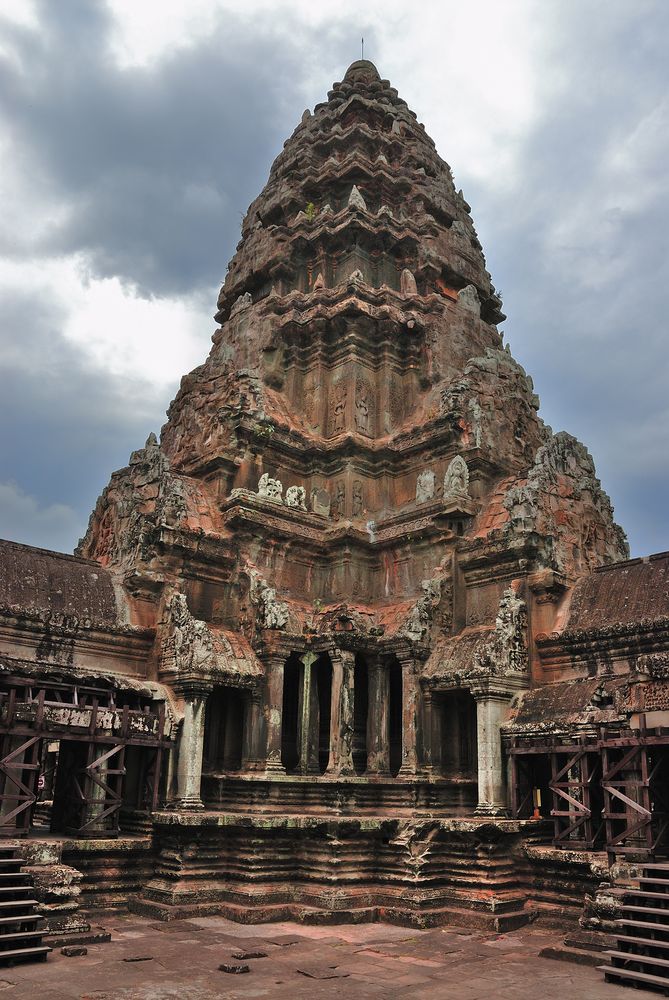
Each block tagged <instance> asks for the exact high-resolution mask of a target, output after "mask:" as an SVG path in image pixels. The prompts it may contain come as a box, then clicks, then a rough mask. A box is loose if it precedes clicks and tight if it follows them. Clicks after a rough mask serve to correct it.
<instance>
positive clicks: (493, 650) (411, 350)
mask: <svg viewBox="0 0 669 1000" xmlns="http://www.w3.org/2000/svg"><path fill="white" fill-rule="evenodd" d="M504 318H505V317H504V315H503V312H502V302H501V300H500V297H499V295H498V293H497V292H496V290H495V287H494V285H493V283H492V281H491V277H490V275H489V274H488V272H487V270H486V265H485V258H484V256H483V251H482V248H481V245H480V243H479V241H478V238H477V235H476V230H475V228H474V224H473V222H472V219H471V216H470V208H469V205H468V204H467V202H466V200H465V197H464V195H463V193H462V191H458V190H456V189H455V186H454V184H453V178H452V175H451V170H450V168H449V166H448V164H447V163H446V162H445V161H444V160H443V159H442V158H441V157H440V155H439V154H438V153H437V151H436V149H435V146H434V143H433V142H432V140H431V139H430V137H429V136H428V135H427V133H426V131H425V129H424V127H423V126H422V125H421V124H420V123H419V122H418V120H417V118H416V115H415V114H414V113H413V112H412V111H411V110H410V109H409V108H408V107H407V105H406V103H405V102H404V101H403V100H402V99H401V98H400V97H399V96H398V93H397V91H396V90H395V89H394V88H393V87H392V86H391V85H390V83H389V82H388V81H387V80H383V79H381V77H380V76H379V73H378V72H377V70H376V68H375V67H374V66H373V65H372V64H371V63H369V62H366V61H359V62H356V63H353V65H352V66H350V67H349V69H348V70H347V72H346V74H345V76H344V78H343V80H342V81H341V82H339V83H335V84H334V85H333V87H332V90H331V91H330V93H329V94H328V96H327V100H326V101H324V102H323V103H321V104H318V105H317V106H316V108H315V109H314V111H313V112H309V111H305V113H304V115H303V117H302V120H301V121H300V123H299V124H298V126H297V128H296V129H295V131H294V132H293V134H292V136H291V137H290V138H289V139H288V140H287V142H286V143H285V145H284V148H283V150H282V152H281V153H280V154H279V156H278V157H277V159H276V160H275V162H274V163H273V165H272V167H271V170H270V174H269V179H268V181H267V184H266V185H265V187H264V189H263V190H262V192H261V193H260V194H259V196H258V198H257V199H256V200H255V201H254V202H253V204H252V205H251V206H250V207H249V209H248V212H247V213H246V216H245V218H244V222H243V225H242V233H241V239H240V242H239V245H238V247H237V252H236V254H235V256H234V257H233V259H232V261H231V262H230V264H229V267H228V271H227V275H226V278H225V283H224V285H223V287H222V289H221V292H220V295H219V298H218V302H217V306H216V320H217V323H218V324H219V326H218V328H217V331H216V333H215V335H214V338H213V346H212V349H211V352H210V354H209V357H208V358H206V360H204V361H203V363H202V364H201V365H200V366H199V367H198V368H196V369H195V370H194V371H192V372H190V373H189V374H188V375H185V376H184V378H183V379H182V381H181V385H180V388H179V391H178V393H177V395H176V398H175V399H174V401H173V402H172V404H171V406H170V409H169V411H168V415H167V422H166V424H165V426H164V427H163V428H162V431H161V434H160V438H159V439H158V438H157V437H156V436H155V435H151V436H150V437H149V439H148V440H147V441H146V444H145V445H144V447H142V448H139V449H138V450H137V451H135V452H133V454H132V455H131V456H130V459H129V463H128V465H127V467H126V468H124V469H121V470H119V471H117V472H114V473H113V474H112V476H111V479H110V481H109V484H108V486H107V487H106V488H105V490H104V491H103V493H102V495H101V496H100V498H99V500H98V502H97V504H96V507H95V510H94V511H93V513H92V514H91V517H90V522H89V525H88V530H87V532H86V534H85V536H84V538H83V539H82V540H81V542H80V544H79V546H78V549H77V551H76V554H75V555H64V554H60V553H54V552H47V551H43V550H39V549H33V548H30V547H28V546H24V545H19V544H16V543H13V542H0V737H1V740H2V746H1V747H0V834H2V836H3V837H5V838H8V839H7V843H11V844H16V846H17V850H19V851H20V852H22V855H23V856H24V857H25V858H26V859H27V861H28V862H29V864H30V866H31V870H32V871H34V872H35V877H36V878H37V880H38V887H39V891H40V892H41V894H42V895H41V897H40V898H42V900H43V902H44V906H45V908H46V909H45V911H44V912H45V913H46V915H47V925H48V930H49V933H50V934H51V935H52V937H53V939H54V940H55V939H57V938H58V936H59V935H60V936H61V938H62V937H63V936H64V935H67V934H68V933H70V934H71V933H72V932H73V930H76V929H77V928H79V929H81V928H82V927H85V926H87V922H88V917H89V915H90V913H92V912H95V911H96V909H100V908H102V907H104V908H106V909H109V908H114V907H118V908H124V907H128V906H130V907H132V908H134V909H135V910H137V911H139V912H143V913H147V914H150V915H152V916H155V917H158V918H160V919H171V918H175V917H179V916H185V915H192V914H196V913H199V914H206V913H220V914H224V915H226V916H230V917H233V918H234V919H236V920H245V921H253V922H255V921H268V920H274V919H276V920H280V919H286V918H294V919H299V920H303V921H310V920H312V921H319V922H325V921H332V922H335V921H346V920H378V919H385V920H391V921H395V922H402V923H407V924H411V925H414V926H427V925H432V924H440V923H465V924H470V925H473V926H483V927H492V928H495V929H498V930H503V929H512V928H514V927H519V926H522V925H523V924H524V923H527V922H528V921H530V920H535V919H538V920H540V921H543V922H544V923H545V924H546V925H547V926H555V925H559V926H567V927H570V926H571V927H578V926H579V921H580V926H581V929H585V930H588V931H590V932H592V933H595V932H605V931H607V930H611V926H612V921H613V919H614V918H615V905H614V904H610V905H609V903H608V902H607V901H606V900H603V897H602V895H601V890H600V889H599V887H600V885H601V884H602V883H603V882H606V881H607V880H608V881H609V882H610V881H611V880H613V881H615V879H616V878H619V879H623V880H624V879H625V878H629V877H632V876H633V874H634V871H635V869H634V866H635V865H637V866H638V865H640V864H643V863H647V864H651V863H655V862H657V861H658V859H660V860H661V859H662V858H664V857H666V855H667V849H668V845H669V836H668V830H669V826H668V822H669V816H668V812H667V796H668V794H669V792H668V789H669V780H668V779H669V555H668V554H667V553H661V554H658V555H651V556H648V557H646V558H643V559H635V560H629V558H628V557H629V553H628V548H627V543H626V540H625V535H624V533H623V531H622V529H621V528H620V527H619V526H618V525H617V524H616V523H615V521H614V517H613V510H612V507H611V504H610V502H609V498H608V496H607V494H606V493H605V491H604V489H603V488H602V485H601V484H600V482H599V480H598V479H597V476H596V472H595V468H594V465H593V461H592V458H591V456H590V454H589V453H588V451H587V449H586V448H585V447H584V445H582V444H581V443H580V442H579V441H577V440H576V439H575V438H574V437H572V436H571V435H569V434H566V433H562V432H560V433H554V432H553V431H552V430H551V428H549V427H547V426H546V425H545V424H544V423H543V421H542V420H541V418H540V416H539V415H538V409H539V400H538V399H537V396H536V395H535V393H534V388H533V385H532V380H531V378H530V377H529V376H528V375H527V374H526V373H525V371H524V370H523V368H522V367H521V366H520V365H519V364H518V363H517V362H516V361H515V360H514V358H513V356H512V355H511V353H510V351H509V350H508V348H507V347H506V346H505V344H504V342H503V336H502V334H501V333H500V332H499V329H498V324H499V323H500V322H501V321H502V320H503V319H504ZM56 887H58V891H56ZM609 902H610V901H609ZM612 906H613V909H612ZM607 907H608V908H607Z"/></svg>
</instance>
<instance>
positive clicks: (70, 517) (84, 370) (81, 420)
mask: <svg viewBox="0 0 669 1000" xmlns="http://www.w3.org/2000/svg"><path fill="white" fill-rule="evenodd" d="M62 319H63V317H62V316H61V315H60V314H59V312H58V310H55V311H54V308H53V306H51V305H50V304H48V303H40V302H38V301H36V300H35V297H34V295H33V294H31V293H28V292H17V293H15V294H11V295H5V296H3V298H2V300H0V330H2V331H16V332H17V334H18V335H19V337H20V340H19V345H20V350H14V351H9V350H4V351H3V352H2V354H0V363H1V367H2V392H0V427H2V428H3V429H4V433H2V434H0V469H2V470H3V472H4V471H10V473H11V475H10V486H9V487H7V489H6V492H5V493H4V494H3V493H2V487H1V485H0V515H2V520H3V523H2V526H1V528H0V535H3V536H6V535H9V536H11V535H13V536H14V537H16V533H17V532H19V531H22V530H23V531H25V532H26V533H29V537H30V540H31V541H32V542H33V543H35V544H42V545H47V547H48V546H49V545H50V546H52V547H53V546H56V545H60V546H62V547H65V548H69V549H71V548H72V547H73V545H74V544H75V543H76V540H77V537H78V536H79V534H81V533H82V531H83V527H84V526H85V524H86V520H87V518H88V513H89V512H90V510H91V508H92V506H93V504H94V502H95V497H96V496H97V495H98V494H99V493H100V492H101V490H102V488H103V487H104V486H105V484H106V482H107V481H108V479H109V474H110V472H111V470H112V469H115V468H118V467H120V466H123V465H125V464H126V462H127V458H128V455H129V453H130V451H131V450H132V449H133V448H137V447H140V446H141V444H142V443H143V442H144V440H145V438H146V437H147V435H148V433H149V432H150V431H151V430H152V429H154V428H155V426H156V416H157V415H159V414H161V412H162V411H164V409H165V407H166V406H167V404H168V403H169V393H166V394H164V395H162V394H161V393H159V392H158V391H156V389H155V388H154V387H153V386H152V385H151V384H150V383H148V382H146V381H145V380H143V379H142V378H141V377H138V378H137V379H135V380H127V379H126V380H123V381H122V382H121V381H119V380H117V379H113V378H112V377H110V376H108V375H105V374H104V373H103V372H100V371H99V370H98V369H95V368H93V367H92V366H91V365H90V364H88V363H86V361H85V360H84V359H82V356H81V352H79V351H78V350H77V348H76V346H75V345H73V344H69V343H68V342H67V341H65V340H64V339H63V338H62V336H61V335H60V333H59V328H60V325H61V323H62ZM158 421H159V422H160V418H159V417H158ZM4 478H5V476H4V475H3V476H0V480H2V479H4ZM12 478H13V479H15V480H16V482H14V483H11V479H12ZM19 482H20V486H19V485H18V483H19ZM26 497H28V498H32V497H38V498H39V500H40V504H39V507H38V509H37V510H33V509H32V507H31V504H30V502H28V505H27V506H26V500H25V498H26ZM63 498H65V500H63ZM54 505H56V506H57V508H58V510H59V517H58V518H57V519H56V523H54V518H53V514H52V513H51V514H50V513H49V512H50V510H52V508H53V506H54ZM44 517H45V518H46V521H45V522H42V521H41V520H40V519H41V518H44ZM45 533H46V534H45Z"/></svg>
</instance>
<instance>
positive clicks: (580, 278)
mask: <svg viewBox="0 0 669 1000" xmlns="http://www.w3.org/2000/svg"><path fill="white" fill-rule="evenodd" d="M361 7H363V8H364V14H361V13H360V10H359V9H360V8H361ZM363 34H364V36H365V55H366V56H368V57H369V58H370V59H373V60H374V62H375V63H376V64H377V66H378V68H379V70H380V72H381V74H382V76H384V77H387V78H389V79H390V80H391V82H392V83H393V85H394V86H396V87H397V88H398V90H399V92H400V94H401V96H402V97H404V98H405V100H407V102H408V103H409V106H410V107H412V108H413V110H415V111H416V113H417V114H418V117H419V119H420V120H421V121H422V122H423V123H424V124H425V126H426V128H427V130H428V132H429V133H430V135H432V137H433V138H434V140H435V142H436V143H437V148H438V150H439V152H440V153H441V155H442V156H443V157H444V158H445V159H446V160H447V161H448V162H449V163H450V164H451V166H452V168H453V170H454V173H455V180H456V184H457V186H461V187H462V188H463V189H464V192H465V195H466V197H467V199H468V201H469V202H470V204H471V205H472V209H473V215H474V221H475V223H476V225H477V229H478V233H479V236H480V238H481V241H482V243H483V246H484V249H485V251H486V255H487V259H488V266H489V269H490V271H491V273H492V276H493V280H494V281H495V284H496V285H497V287H498V288H499V289H500V290H501V292H502V295H503V298H504V303H505V311H506V312H507V314H508V317H509V318H508V320H507V321H506V323H505V324H504V325H503V329H504V332H505V335H506V339H507V340H508V341H509V342H510V344H511V347H512V350H513V353H514V354H515V356H516V357H517V358H518V360H519V361H521V363H522V364H523V365H524V366H525V367H526V369H527V370H528V372H530V373H531V374H532V376H533V377H534V381H535V385H536V388H537V391H538V392H539V394H540V396H541V399H542V411H541V412H542V415H543V417H544V419H545V420H546V421H547V422H548V423H550V424H551V426H552V427H553V428H554V429H555V430H558V429H565V430H568V431H570V432H571V433H573V434H575V435H576V436H577V437H579V438H580V439H581V440H582V441H584V442H585V444H587V445H588V447H589V448H590V450H591V452H592V454H593V456H594V458H595V461H596V463H597V468H598V472H599V475H600V477H601V479H602V481H603V484H604V486H605V488H606V489H607V490H608V491H609V493H610V494H611V496H612V499H613V502H614V505H615V507H616V515H617V518H618V520H619V521H620V523H621V524H622V525H623V526H624V527H625V529H626V530H627V532H628V536H629V539H630V543H631V547H632V553H633V554H634V555H643V554H646V553H649V552H654V551H661V550H664V549H667V548H669V530H667V525H666V518H665V516H664V515H665V510H666V508H667V501H668V498H669V449H668V448H667V439H668V435H669V363H668V361H667V355H668V352H667V340H668V338H667V310H668V308H669V299H668V297H667V292H668V290H669V264H668V261H669V246H668V244H669V171H668V169H667V164H668V163H669V87H668V83H669V68H668V62H667V49H668V46H669V3H667V2H666V0H502V2H500V0H478V2H477V0H468V2H467V3H466V4H464V3H462V2H461V0H416V2H414V3H408V2H406V0H401V2H400V0H368V2H367V3H365V4H364V5H361V4H360V3H359V0H356V2H353V0H337V2H332V0H318V2H313V0H310V2H306V0H305V2H303V0H284V2H281V0H264V2H263V0H107V2H103V0H57V2H55V0H3V2H2V5H1V9H0V536H4V537H8V538H14V539H16V540H18V541H22V542H28V543H31V544H33V545H42V546H46V547H51V548H56V549H62V550H64V551H69V550H71V549H72V548H73V546H74V545H75V544H76V541H77V539H78V537H79V536H80V535H81V534H82V533H83V531H84V529H85V525H86V521H87V518H88V514H89V511H90V509H91V508H92V506H93V504H94V502H95V498H96V496H97V495H98V493H99V492H100V491H101V489H102V488H103V487H104V485H105V483H106V482H107V480H108V478H109V474H110V472H111V471H112V470H113V469H115V468H118V467H120V466H122V465H124V464H125V463H126V461H127V458H128V455H129V453H130V451H131V450H133V449H134V448H136V447H139V446H141V445H142V443H143V442H144V440H145V438H146V436H147V434H148V433H149V432H150V431H151V430H155V431H158V430H159V428H160V426H161V424H162V423H163V421H164V412H165V409H166V407H167V405H168V403H169V401H170V399H171V398H172V396H173V395H174V393H175V391H176V388H177V385H178V381H179V378H180V376H181V375H182V374H183V373H184V372H186V371H188V370H189V369H191V368H193V367H194V366H195V365H197V364H199V363H201V361H203V360H204V357H205V356H206V354H207V351H208V348H209V339H210V337H211V334H212V332H213V329H214V323H213V320H212V318H211V317H212V314H213V312H214V306H215V301H216V296H217V293H218V289H219V286H220V284H221V282H222V279H223V275H224V273H225V268H226V264H227V261H228V259H229V258H230V256H231V255H232V253H233V252H234V248H235V244H236V243H237V240H238V239H239V226H240V221H241V215H242V214H243V212H244V211H245V210H246V208H247V206H248V204H249V203H250V201H251V200H252V199H253V198H254V197H255V196H256V194H257V193H258V192H259V190H260V188H261V187H262V185H263V184H264V182H265V180H266V178H267V174H268V171H269V167H270V164H271V162H272V160H273V158H274V157H275V156H276V154H277V153H278V152H279V150H280V148H281V145H282V143H283V140H284V139H285V138H286V137H287V136H288V135H289V134H290V132H292V130H293V128H294V126H295V125H296V124H297V122H298V121H299V118H300V116H301V114H302V112H303V110H304V108H305V107H311V108H313V106H314V104H316V103H318V102H319V101H321V100H323V99H324V98H325V95H326V93H327V90H328V89H329V87H330V86H331V84H332V82H333V81H334V80H340V79H341V78H342V76H343V74H344V72H345V70H346V67H347V65H348V64H349V63H350V62H352V61H353V60H354V59H355V58H357V57H358V55H359V50H360V43H359V40H360V36H361V35H363Z"/></svg>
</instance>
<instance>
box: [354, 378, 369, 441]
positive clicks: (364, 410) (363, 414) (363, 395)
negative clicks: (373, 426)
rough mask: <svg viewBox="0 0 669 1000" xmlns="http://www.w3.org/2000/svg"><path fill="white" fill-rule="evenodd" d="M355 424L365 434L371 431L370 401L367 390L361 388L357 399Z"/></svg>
mask: <svg viewBox="0 0 669 1000" xmlns="http://www.w3.org/2000/svg"><path fill="white" fill-rule="evenodd" d="M355 426H356V427H357V429H358V430H359V431H361V432H362V433H363V434H367V433H368V432H369V401H368V399H367V390H366V389H365V388H361V389H359V390H358V395H357V398H356V401H355Z"/></svg>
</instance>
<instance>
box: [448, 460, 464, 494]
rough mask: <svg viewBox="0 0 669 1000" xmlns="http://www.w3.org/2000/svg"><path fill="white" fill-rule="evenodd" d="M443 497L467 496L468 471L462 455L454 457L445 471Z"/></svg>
mask: <svg viewBox="0 0 669 1000" xmlns="http://www.w3.org/2000/svg"><path fill="white" fill-rule="evenodd" d="M444 496H445V497H452V496H469V469H468V468H467V463H466V462H465V460H464V458H463V457H462V455H456V456H455V458H453V459H451V462H450V464H449V466H448V468H447V469H446V475H445V476H444Z"/></svg>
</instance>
